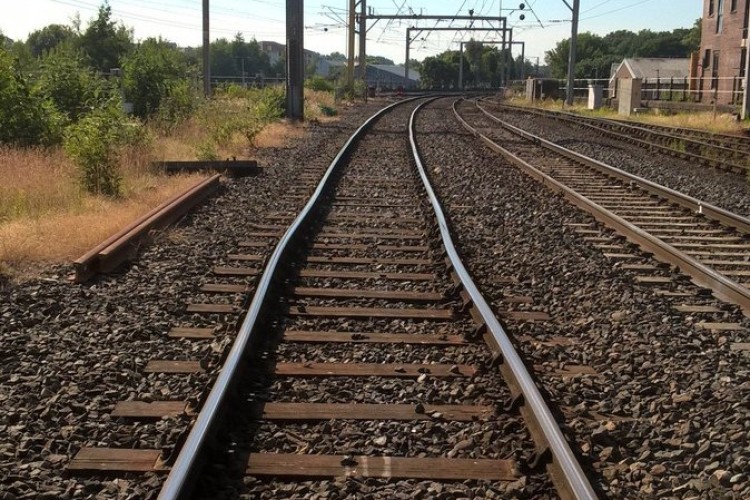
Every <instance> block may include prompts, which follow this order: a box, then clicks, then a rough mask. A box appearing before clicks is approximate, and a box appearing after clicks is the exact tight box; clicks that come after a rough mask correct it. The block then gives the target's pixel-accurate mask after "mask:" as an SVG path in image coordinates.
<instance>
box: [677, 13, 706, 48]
mask: <svg viewBox="0 0 750 500" xmlns="http://www.w3.org/2000/svg"><path fill="white" fill-rule="evenodd" d="M701 21H702V20H701V19H696V20H695V24H693V27H692V28H690V29H689V30H685V34H684V35H683V37H682V44H683V46H685V48H686V49H687V50H689V51H690V52H698V51H699V50H700V48H701V29H702V26H703V23H702V22H701Z"/></svg>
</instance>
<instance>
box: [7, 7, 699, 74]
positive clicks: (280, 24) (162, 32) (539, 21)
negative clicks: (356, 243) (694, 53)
mask: <svg viewBox="0 0 750 500" xmlns="http://www.w3.org/2000/svg"><path fill="white" fill-rule="evenodd" d="M100 3H101V0H20V1H19V0H0V31H2V33H3V34H4V35H5V36H8V37H10V38H12V39H14V40H25V39H26V37H27V36H28V35H29V33H31V32H33V31H35V30H37V29H40V28H42V27H44V26H46V25H48V24H53V23H57V24H70V22H71V20H72V19H74V18H75V16H76V15H79V16H80V19H81V21H82V26H83V27H84V28H85V26H86V24H87V22H88V20H89V19H91V18H92V17H94V16H95V15H96V11H97V8H98V6H99V5H100ZM523 3H525V5H526V8H525V9H524V11H521V10H519V6H520V4H521V2H520V1H518V0H454V1H448V0H432V1H427V0H368V2H367V5H368V7H369V8H371V9H373V10H374V13H375V14H380V15H392V14H399V13H400V14H411V13H417V14H419V13H422V14H429V15H446V16H450V15H455V14H459V13H460V14H462V15H468V14H469V10H473V12H474V15H475V16H479V15H483V16H500V15H501V13H502V15H503V16H505V17H507V19H508V27H509V28H510V27H512V28H513V40H514V41H523V42H524V48H525V55H526V57H527V59H530V60H531V61H532V63H536V62H537V61H536V58H537V57H538V58H540V61H539V62H540V63H541V64H544V53H545V51H547V50H550V49H552V48H554V46H555V44H557V42H559V41H560V40H563V39H565V38H569V37H570V30H571V23H570V20H571V16H572V13H571V10H570V8H569V7H567V6H566V1H565V0H526V1H525V2H523ZM567 3H568V4H570V5H572V4H573V0H567ZM201 5H202V0H110V6H111V7H112V12H113V16H114V18H115V19H116V20H119V21H121V22H122V23H123V24H125V25H126V26H127V27H131V28H133V30H134V36H135V38H136V40H139V39H145V38H148V37H159V36H161V37H162V38H166V39H168V40H171V41H173V42H176V43H177V44H178V45H181V46H199V45H200V44H201V18H202V10H201V9H202V7H201ZM285 5H286V2H285V0H210V8H209V11H210V15H211V38H212V39H215V38H222V37H223V38H230V39H231V38H233V37H234V35H235V34H236V33H237V32H242V33H243V35H244V37H245V39H246V40H249V39H252V38H255V39H257V40H259V41H260V40H273V41H277V42H281V43H283V42H284V38H285ZM347 5H348V1H347V0H324V1H313V0H307V1H305V2H304V9H305V48H307V49H310V50H314V51H316V52H319V53H322V54H329V53H331V52H335V51H337V52H341V53H346V19H347V15H346V8H347ZM676 5H679V8H675V6H676ZM702 7H703V0H580V10H581V12H580V23H579V33H582V32H586V31H589V32H592V33H596V34H600V35H604V34H606V33H609V32H611V31H615V30H620V29H627V30H630V31H640V30H642V29H650V30H652V31H671V30H673V29H676V28H689V27H691V26H692V25H693V23H694V22H695V20H696V19H698V18H699V17H701V14H702ZM521 15H524V16H525V20H521V18H520V17H521ZM410 26H417V27H420V28H422V27H424V28H430V27H461V26H467V24H466V23H465V21H442V22H438V21H420V22H418V23H415V22H414V21H391V22H388V21H385V20H381V21H378V22H377V23H373V22H369V23H368V28H369V31H368V37H367V53H368V55H380V56H385V57H388V58H390V59H393V60H394V61H395V62H397V63H402V62H403V61H404V58H405V46H406V29H407V28H408V27H410ZM474 26H475V27H481V26H484V27H490V26H489V25H486V24H485V25H482V24H481V23H477V22H475V24H474ZM494 26H498V25H497V24H494ZM422 37H424V38H425V39H424V40H422V39H421V38H422ZM470 38H471V35H470V34H469V33H468V32H466V31H457V32H452V31H442V32H441V31H432V32H428V31H425V32H423V33H422V34H421V35H420V36H419V38H418V39H416V40H414V41H413V42H412V44H411V55H410V58H412V59H419V60H421V59H424V58H425V57H427V56H431V55H435V54H438V53H440V52H443V51H445V50H448V49H454V50H456V49H458V47H459V42H460V41H461V40H469V39H470ZM475 38H477V39H480V40H481V39H484V40H487V41H492V40H500V35H499V33H498V34H495V33H494V32H489V33H488V32H477V33H475ZM355 50H356V49H355ZM520 50H521V46H520V44H517V45H516V46H515V47H514V55H515V56H517V55H519V54H520Z"/></svg>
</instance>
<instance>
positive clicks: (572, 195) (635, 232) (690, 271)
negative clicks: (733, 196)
mask: <svg viewBox="0 0 750 500" xmlns="http://www.w3.org/2000/svg"><path fill="white" fill-rule="evenodd" d="M458 102H460V100H458V101H456V102H454V104H453V112H454V114H455V115H456V117H457V119H458V120H459V121H460V122H461V124H462V125H463V126H464V127H465V128H466V129H467V130H469V131H470V132H471V133H472V134H473V135H475V136H476V137H478V138H479V139H480V140H481V141H482V142H484V143H485V144H486V145H487V146H488V147H489V148H490V149H492V150H493V151H495V152H497V153H499V154H501V155H502V156H504V157H505V158H506V159H508V160H509V161H510V162H512V163H514V164H516V165H518V166H519V167H521V168H522V170H524V171H525V172H526V173H527V174H529V175H530V176H531V177H534V178H535V179H537V180H539V181H540V182H542V183H543V184H545V185H547V186H548V187H549V188H550V189H552V190H554V191H558V192H562V193H563V195H564V196H565V198H566V199H567V200H569V201H571V202H572V203H573V204H574V205H576V206H578V207H580V208H582V209H583V210H585V211H587V212H589V213H591V214H592V215H593V216H594V217H595V218H596V219H597V220H599V221H601V222H603V223H604V224H605V225H607V226H609V227H611V228H613V229H614V230H616V231H617V232H619V233H620V234H622V235H623V236H625V237H626V238H627V239H629V240H630V241H632V242H634V243H636V244H637V245H639V246H640V247H641V248H643V249H645V250H647V251H649V252H651V253H652V254H653V255H654V256H655V257H656V258H657V259H659V260H661V261H664V262H668V263H670V264H674V265H675V266H677V267H678V268H679V269H680V270H682V271H683V272H684V273H685V274H687V275H688V276H690V277H692V278H693V280H694V281H695V282H696V283H697V284H699V285H702V286H705V287H706V288H709V289H711V290H713V291H714V293H715V294H716V296H717V297H719V298H721V299H723V300H726V301H728V302H732V303H734V304H737V305H738V306H740V307H741V308H742V309H743V310H744V311H745V312H748V311H750V290H748V289H747V288H746V287H744V286H742V285H741V284H739V283H737V282H736V281H734V280H731V279H729V278H727V277H726V276H724V275H722V274H720V273H718V272H717V271H715V270H714V269H711V268H710V267H708V266H706V265H705V264H702V263H700V262H699V261H697V260H696V259H694V258H692V257H690V256H688V255H687V254H686V253H684V252H681V251H680V250H678V249H676V248H675V247H673V246H672V245H669V244H667V243H666V242H664V241H662V240H661V239H659V238H656V237H655V236H653V235H651V234H649V233H648V232H646V231H644V230H642V229H641V228H639V227H638V226H635V225H634V224H631V223H630V222H628V221H626V220H625V219H623V218H622V217H620V216H618V215H616V214H614V213H612V212H611V211H609V210H607V209H605V208H604V207H602V206H601V205H598V204H596V203H594V202H593V201H591V200H589V199H588V198H586V197H585V196H583V195H581V194H579V193H577V192H576V191H574V190H573V189H571V188H569V187H568V186H566V185H565V184H563V183H561V182H559V181H557V180H555V179H554V178H552V177H551V176H549V175H547V174H545V173H544V172H542V171H541V170H539V169H537V168H536V167H534V166H532V165H531V164H529V163H528V162H526V161H524V160H522V159H521V158H519V157H517V156H516V155H514V154H513V153H511V152H510V151H508V150H507V149H505V148H503V147H502V146H500V145H499V144H497V143H496V142H494V141H493V140H492V139H490V138H489V137H487V136H485V135H484V134H482V133H480V132H479V131H477V129H476V128H474V127H472V126H471V125H469V124H468V123H467V122H466V120H464V119H463V118H462V117H461V116H460V115H459V113H458V108H457V103H458ZM496 120H497V118H496ZM499 123H501V124H502V125H503V126H504V127H507V128H508V130H510V131H511V132H514V133H516V134H518V135H520V136H521V137H523V138H525V139H527V140H529V141H532V142H534V143H536V144H539V145H541V146H544V147H546V148H547V149H550V150H553V151H556V152H559V153H561V154H564V155H565V156H566V157H568V158H569V159H574V160H576V161H583V162H584V163H586V164H589V162H592V164H594V165H599V166H601V167H606V171H607V172H610V171H611V172H612V174H618V176H619V175H620V174H621V175H624V176H625V177H623V178H627V179H632V180H633V182H636V181H640V182H643V183H644V185H650V186H653V187H658V188H660V189H661V190H663V192H664V193H665V194H669V196H665V197H668V198H669V199H670V200H673V201H674V200H677V199H681V200H683V201H684V202H686V203H687V202H688V201H689V202H690V203H692V204H693V205H694V206H695V207H696V208H697V209H698V210H696V212H698V213H701V210H700V209H701V208H702V213H703V215H706V216H708V214H711V215H713V216H714V217H716V220H722V219H721V218H718V217H719V216H720V215H722V214H724V215H729V216H731V217H730V219H739V220H742V221H743V224H746V225H747V226H746V227H750V220H748V219H745V218H744V217H739V216H737V215H735V214H731V213H730V212H727V211H725V210H723V209H719V208H718V207H714V206H713V205H709V204H702V202H700V201H698V200H696V199H694V198H691V197H688V196H686V195H683V194H681V193H678V192H676V191H673V190H671V189H668V188H665V187H663V186H658V185H657V184H654V183H652V182H651V181H647V180H645V179H641V178H639V177H636V176H633V175H631V174H627V173H626V172H623V171H621V170H619V169H616V168H615V167H611V166H608V165H605V164H603V163H601V162H597V161H596V160H592V159H591V158H585V157H581V155H579V154H578V153H575V152H573V151H570V150H569V149H566V148H564V147H562V146H559V145H557V144H554V143H551V142H550V141H547V140H545V139H542V138H540V137H537V136H534V135H533V134H530V133H528V132H526V131H524V130H521V129H519V128H517V127H513V126H512V125H510V124H508V123H504V122H502V121H501V120H499ZM683 206H684V205H683Z"/></svg>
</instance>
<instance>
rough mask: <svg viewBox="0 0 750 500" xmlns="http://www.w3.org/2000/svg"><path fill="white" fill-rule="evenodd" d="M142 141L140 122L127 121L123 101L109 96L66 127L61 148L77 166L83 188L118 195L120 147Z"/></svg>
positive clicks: (108, 194) (94, 192)
mask: <svg viewBox="0 0 750 500" xmlns="http://www.w3.org/2000/svg"><path fill="white" fill-rule="evenodd" d="M145 141H146V136H145V133H144V132H143V128H142V127H141V126H140V124H138V123H134V122H129V121H128V119H127V117H126V116H125V114H124V113H123V111H122V104H121V103H120V102H119V100H117V99H112V100H110V101H109V102H108V103H106V105H105V106H102V107H99V108H97V109H95V110H94V111H92V112H91V113H89V114H87V115H86V116H84V117H83V118H81V119H80V120H79V121H78V122H77V123H75V124H73V125H71V126H70V127H68V128H67V129H66V131H65V139H64V142H63V149H64V150H65V152H66V153H67V154H68V156H70V157H71V158H72V159H73V162H74V163H75V164H76V166H77V167H78V169H79V171H80V179H81V184H82V186H83V188H84V189H85V190H86V191H88V192H89V193H93V194H103V195H106V196H119V195H120V194H121V192H120V184H121V180H122V179H121V176H120V172H119V170H118V160H117V155H118V154H119V148H120V147H122V146H126V145H136V144H142V143H144V142H145Z"/></svg>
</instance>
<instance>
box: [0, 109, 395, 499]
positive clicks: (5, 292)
mask: <svg viewBox="0 0 750 500" xmlns="http://www.w3.org/2000/svg"><path fill="white" fill-rule="evenodd" d="M382 106H383V103H382V102H374V103H371V104H370V105H369V106H363V107H358V108H353V109H352V110H349V111H346V112H344V113H343V114H342V116H341V118H340V119H338V120H336V121H333V122H327V123H317V124H310V125H309V126H308V127H309V128H308V132H307V133H306V135H305V138H304V139H303V140H295V142H294V143H293V144H290V145H289V147H283V148H273V149H265V150H260V151H259V152H258V155H257V159H258V163H259V166H261V167H262V168H263V173H262V174H261V175H259V176H255V177H247V178H240V179H233V180H229V181H227V182H226V183H225V186H224V188H223V190H222V192H221V194H220V195H218V196H216V197H214V198H211V199H210V200H208V201H207V202H206V203H205V204H204V205H203V206H201V207H200V208H198V209H197V210H196V211H195V212H194V213H193V214H191V215H189V216H188V217H186V218H185V219H184V220H182V221H181V222H180V223H179V224H177V226H176V227H175V228H173V229H170V230H168V231H166V232H165V233H164V234H161V235H159V236H157V238H156V241H155V242H154V243H153V244H151V245H149V246H148V247H147V248H146V249H145V250H144V251H142V253H141V254H140V255H139V257H138V259H137V260H136V261H135V262H133V263H132V264H131V265H129V266H128V267H127V268H126V269H124V270H123V271H121V272H119V273H118V274H113V275H111V276H102V277H99V278H97V279H95V280H94V281H92V282H90V283H87V284H73V283H71V282H70V281H69V279H68V276H69V275H70V274H72V266H57V267H53V268H50V269H49V270H47V271H45V272H43V274H42V276H41V277H40V278H39V279H35V280H32V281H28V282H25V283H21V284H11V283H5V284H3V286H2V288H0V339H2V354H0V356H2V368H1V369H0V436H2V439H0V497H2V498H9V499H10V498H94V497H97V498H116V497H120V498H152V497H155V494H156V492H157V491H158V488H159V486H160V484H161V482H162V481H163V478H164V475H163V474H152V473H149V474H146V475H143V474H124V475H116V476H111V477H107V476H104V475H97V474H94V475H71V474H69V473H67V472H65V468H66V466H67V464H68V463H69V461H70V459H71V458H72V457H73V456H74V455H75V454H76V452H77V451H78V450H79V449H80V448H81V447H84V446H96V447H124V448H146V449H154V448H155V449H161V450H163V451H164V456H165V457H167V458H169V457H170V456H171V454H172V448H173V446H174V445H175V443H176V442H177V441H178V438H179V437H180V436H181V435H182V434H183V433H184V431H185V430H186V428H187V423H188V421H189V418H187V417H186V416H181V417H176V418H165V419H161V420H151V421H148V420H144V421H140V422H134V421H132V420H126V419H118V418H111V417H110V416H109V414H110V412H111V411H112V409H113V408H114V405H115V404H116V403H117V402H118V401H122V400H145V401H150V400H163V399H185V400H188V401H191V402H197V401H198V400H200V398H201V396H202V395H203V394H204V393H205V391H206V390H207V389H208V388H209V387H210V383H211V382H212V380H213V377H214V374H215V372H216V369H217V368H218V363H219V362H220V359H221V356H222V354H223V353H224V351H225V350H226V349H227V347H228V346H229V345H230V344H231V341H232V339H233V337H234V334H235V332H236V323H237V321H238V319H239V315H238V314H227V315H190V314H187V313H186V312H185V307H186V305H187V304H189V303H193V302H208V301H213V302H217V303H220V302H225V303H226V302H231V303H233V304H236V305H237V306H240V305H242V301H243V297H242V296H241V295H234V296H228V297H216V296H213V297H207V296H196V295H195V294H196V292H197V290H198V287H200V286H201V285H202V284H204V283H210V282H222V281H224V282H230V281H231V282H234V283H240V282H248V283H252V279H232V280H229V279H222V278H220V277H216V276H213V275H212V273H211V271H212V268H213V267H214V266H216V265H226V266H239V265H242V263H237V262H234V261H230V260H229V259H227V254H229V253H267V252H270V250H271V249H272V247H270V246H269V247H265V248H253V249H240V248H239V247H238V243H239V242H241V241H243V240H247V239H250V238H249V237H248V234H249V233H251V232H253V231H255V230H254V229H253V228H252V224H253V223H261V224H262V223H267V222H266V221H264V216H265V215H266V214H269V213H284V212H289V213H290V214H292V215H293V214H294V213H296V211H297V210H298V208H299V206H300V205H299V204H300V202H301V200H296V199H292V198H288V199H285V198H284V196H285V195H286V194H288V193H290V192H291V191H292V189H291V187H292V186H294V185H297V184H299V183H300V181H299V179H298V177H299V175H300V173H302V172H311V171H312V172H318V173H320V172H322V170H323V169H324V168H325V167H327V165H328V164H329V163H330V161H331V159H332V158H333V157H334V156H335V154H336V153H337V152H338V150H339V148H340V147H341V144H343V142H344V141H345V140H346V138H347V137H348V136H349V134H351V133H352V132H353V131H354V130H355V129H356V128H357V127H358V126H359V125H360V124H361V122H362V121H363V120H364V119H365V118H366V117H367V116H369V115H370V114H372V113H373V112H374V111H375V110H376V109H379V108H380V107H382ZM249 265H252V264H249ZM173 326H210V327H215V328H216V337H215V338H214V339H213V340H205V341H189V340H184V339H170V338H168V337H167V333H168V332H169V330H170V328H171V327H173ZM151 359H170V360H188V359H189V360H199V361H201V362H202V364H203V366H204V368H205V373H200V374H194V375H164V374H151V375H148V374H145V373H144V371H143V369H144V367H145V366H146V363H147V362H148V361H149V360H151Z"/></svg>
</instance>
